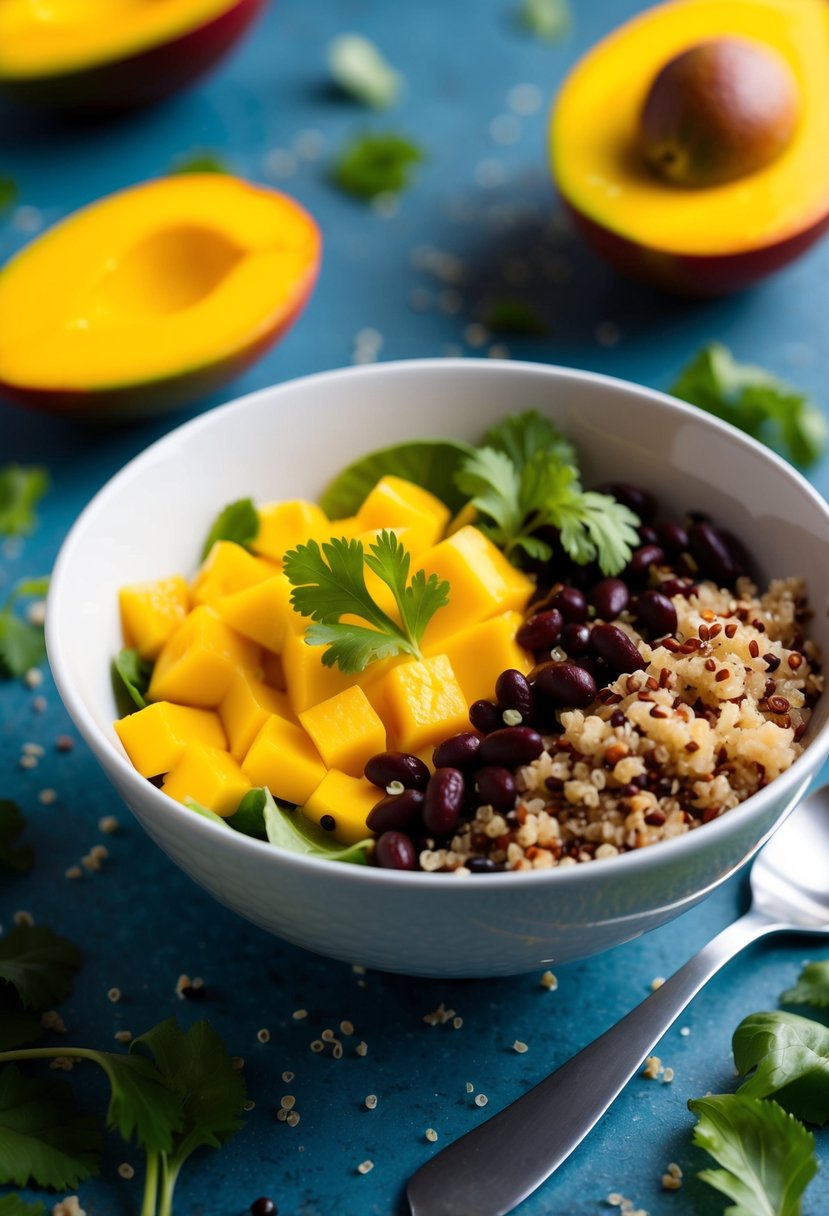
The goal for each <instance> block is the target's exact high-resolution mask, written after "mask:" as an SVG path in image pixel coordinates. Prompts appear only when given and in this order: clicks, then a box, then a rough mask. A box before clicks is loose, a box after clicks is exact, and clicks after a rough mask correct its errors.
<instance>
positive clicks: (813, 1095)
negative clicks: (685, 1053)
mask: <svg viewBox="0 0 829 1216" xmlns="http://www.w3.org/2000/svg"><path fill="white" fill-rule="evenodd" d="M732 1047H733V1050H734V1063H735V1064H736V1066H737V1071H738V1072H739V1074H740V1076H745V1075H746V1073H749V1072H751V1070H752V1069H754V1070H755V1071H754V1073H753V1075H752V1076H751V1077H749V1079H748V1080H747V1081H745V1082H744V1083H743V1084H742V1085H741V1086H740V1093H741V1094H745V1095H746V1096H748V1097H751V1098H767V1097H768V1096H769V1095H770V1094H774V1097H775V1099H776V1100H777V1102H779V1103H780V1105H781V1106H782V1107H783V1108H784V1109H785V1110H788V1111H791V1113H792V1114H793V1115H796V1116H797V1118H798V1119H806V1120H807V1121H808V1122H809V1123H819V1124H823V1123H826V1122H827V1121H828V1120H829V1028H827V1027H826V1026H823V1025H821V1024H820V1022H813V1021H812V1020H811V1019H810V1018H801V1017H798V1015H797V1014H795V1013H783V1012H781V1011H779V1010H775V1011H772V1012H770V1013H752V1014H750V1015H749V1017H747V1018H744V1019H743V1020H742V1022H740V1025H739V1026H738V1027H737V1029H736V1030H735V1031H734V1038H733V1042H732Z"/></svg>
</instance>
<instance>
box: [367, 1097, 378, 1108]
mask: <svg viewBox="0 0 829 1216" xmlns="http://www.w3.org/2000/svg"><path fill="white" fill-rule="evenodd" d="M376 1106H377V1094H366V1097H365V1107H366V1110H374V1109H375V1108H376Z"/></svg>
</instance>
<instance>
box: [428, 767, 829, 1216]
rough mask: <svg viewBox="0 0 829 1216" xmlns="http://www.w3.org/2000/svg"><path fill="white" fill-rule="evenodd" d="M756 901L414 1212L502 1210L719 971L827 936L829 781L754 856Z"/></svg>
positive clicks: (482, 1133) (554, 1160) (514, 1111)
mask: <svg viewBox="0 0 829 1216" xmlns="http://www.w3.org/2000/svg"><path fill="white" fill-rule="evenodd" d="M751 894H752V903H751V908H750V909H749V911H748V912H747V913H746V914H745V916H742V917H740V919H739V920H737V921H735V922H734V923H733V924H731V925H729V926H728V928H726V929H724V930H723V931H722V933H720V934H718V935H717V937H715V938H714V939H713V941H711V942H709V943H708V945H707V946H705V947H703V949H702V950H700V952H699V954H696V955H695V956H694V957H693V958H692V959H690V961H689V962H687V963H686V964H685V966H684V967H681V968H680V969H679V971H677V972H676V973H675V974H674V975H672V976H671V978H670V979H669V980H666V982H665V983H664V984H663V985H662V986H661V988H658V989H657V990H656V992H654V993H653V994H652V995H651V996H649V997H648V998H647V999H646V1000H644V1001H642V1003H641V1005H637V1007H636V1008H635V1009H633V1010H631V1012H630V1013H629V1014H627V1015H626V1016H625V1017H624V1018H622V1020H621V1021H620V1022H617V1023H616V1025H615V1026H612V1027H611V1029H610V1030H607V1031H606V1032H605V1033H604V1034H603V1035H601V1036H600V1037H599V1038H598V1039H595V1040H594V1042H592V1043H591V1044H590V1045H589V1046H587V1047H585V1048H584V1049H583V1050H582V1051H580V1052H579V1053H578V1055H576V1056H573V1058H572V1059H571V1060H568V1061H567V1063H566V1064H563V1065H562V1066H561V1068H559V1069H557V1070H556V1071H555V1072H554V1073H552V1074H551V1075H550V1076H549V1077H547V1078H546V1079H545V1080H543V1081H541V1082H540V1083H539V1084H538V1085H536V1086H535V1087H534V1088H533V1089H531V1090H530V1091H529V1092H528V1093H526V1094H524V1095H523V1096H522V1097H520V1098H518V1099H517V1101H515V1102H513V1103H511V1104H510V1105H509V1106H507V1107H506V1108H505V1109H504V1110H502V1111H501V1112H500V1113H499V1114H497V1115H495V1116H494V1117H493V1118H491V1119H488V1120H487V1122H486V1123H483V1124H481V1126H480V1127H477V1128H476V1129H475V1130H474V1131H471V1132H468V1133H467V1134H466V1135H465V1136H462V1137H461V1138H460V1140H456V1141H455V1143H454V1144H450V1145H449V1147H448V1148H445V1149H444V1150H443V1151H442V1152H440V1153H438V1154H437V1155H436V1156H435V1157H433V1158H432V1159H431V1161H427V1162H426V1164H425V1165H422V1166H421V1167H420V1169H419V1170H418V1171H417V1173H416V1174H414V1175H413V1176H412V1177H411V1178H410V1180H409V1184H408V1186H407V1188H406V1195H407V1197H408V1200H409V1205H410V1208H411V1214H412V1216H505V1214H506V1213H507V1212H511V1211H512V1210H513V1208H515V1207H517V1205H518V1204H519V1203H521V1201H522V1200H523V1199H526V1198H527V1196H528V1195H531V1194H532V1192H533V1191H534V1190H535V1189H536V1188H537V1187H539V1186H541V1184H542V1182H544V1181H545V1180H546V1179H547V1178H549V1176H550V1174H552V1173H553V1171H554V1170H556V1169H558V1167H559V1166H560V1165H561V1163H562V1162H563V1161H565V1160H566V1158H567V1157H569V1156H570V1154H571V1153H572V1152H573V1150H574V1149H575V1148H576V1146H577V1145H579V1144H580V1143H581V1141H582V1140H583V1139H584V1137H585V1136H586V1135H587V1133H588V1132H589V1131H591V1130H592V1128H593V1127H594V1126H595V1124H596V1123H597V1122H598V1121H599V1119H600V1118H601V1117H602V1115H603V1114H604V1113H605V1111H606V1110H607V1108H608V1107H609V1106H610V1104H611V1102H613V1100H614V1099H615V1098H616V1097H617V1096H618V1095H619V1094H620V1093H621V1091H622V1090H623V1089H624V1087H625V1085H626V1084H627V1083H628V1081H629V1080H630V1078H631V1077H632V1076H633V1075H634V1073H635V1072H636V1071H637V1070H638V1069H639V1068H640V1066H641V1065H642V1063H643V1061H644V1060H645V1059H646V1057H647V1056H648V1055H649V1054H650V1053H651V1051H652V1050H653V1048H654V1046H655V1045H656V1044H657V1043H658V1042H659V1040H660V1039H661V1037H662V1035H663V1034H664V1033H665V1031H666V1030H668V1028H669V1027H670V1026H671V1025H672V1024H673V1022H674V1021H675V1020H676V1018H677V1017H679V1015H680V1013H681V1012H682V1010H683V1009H684V1008H685V1007H686V1005H688V1003H689V1002H690V1001H691V1000H692V999H693V997H694V996H696V994H697V993H698V992H699V990H700V988H702V986H703V984H705V983H706V982H707V981H708V980H709V979H710V978H711V976H712V975H714V974H716V972H717V971H719V969H720V968H721V967H722V966H723V965H724V964H725V963H727V962H728V961H729V959H731V958H733V957H734V955H735V954H737V953H739V951H740V950H742V949H743V948H744V947H745V946H747V945H749V944H750V943H751V942H754V941H756V940H757V939H758V938H760V937H765V936H766V935H767V934H769V933H791V932H806V933H819V934H820V933H824V934H829V786H823V787H822V788H821V789H819V790H816V791H815V792H814V793H813V794H811V795H810V796H809V797H808V798H806V799H805V801H803V802H802V803H801V804H800V805H799V806H798V807H797V808H796V809H795V810H794V811H793V812H792V813H791V814H790V815H789V817H788V819H787V820H786V821H785V823H784V824H783V826H782V827H781V828H779V829H778V830H777V831H776V832H775V834H774V835H773V836H772V838H771V839H770V840H769V842H768V844H766V845H765V846H764V848H763V849H762V851H761V852H760V854H759V855H758V857H757V860H756V861H755V862H754V865H753V867H752V870H751Z"/></svg>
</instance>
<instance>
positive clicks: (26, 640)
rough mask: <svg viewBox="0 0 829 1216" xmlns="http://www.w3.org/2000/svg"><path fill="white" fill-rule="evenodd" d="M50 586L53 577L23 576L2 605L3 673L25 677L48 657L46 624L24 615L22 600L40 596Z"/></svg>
mask: <svg viewBox="0 0 829 1216" xmlns="http://www.w3.org/2000/svg"><path fill="white" fill-rule="evenodd" d="M48 589H49V579H48V577H46V576H44V577H43V578H26V579H21V581H20V582H19V583H17V584H16V585H15V586H14V587H13V588H12V590H11V592H10V594H9V596H8V597H7V599H6V602H5V604H3V606H2V608H0V676H22V675H25V674H26V672H27V671H28V670H29V668H30V667H37V666H38V664H39V663H42V662H43V660H44V659H45V658H46V643H45V642H44V640H43V626H42V625H39V624H36V623H34V622H33V621H29V620H27V619H26V618H25V617H22V616H20V615H19V614H18V613H17V611H16V608H17V605H18V603H19V601H20V600H22V599H40V598H42V597H43V596H44V595H45V594H46V592H47V591H48Z"/></svg>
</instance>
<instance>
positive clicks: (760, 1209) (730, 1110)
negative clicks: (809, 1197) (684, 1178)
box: [688, 1094, 817, 1216]
mask: <svg viewBox="0 0 829 1216" xmlns="http://www.w3.org/2000/svg"><path fill="white" fill-rule="evenodd" d="M688 1107H689V1109H690V1110H692V1111H693V1112H694V1114H695V1115H697V1117H698V1119H699V1122H698V1123H697V1125H696V1127H695V1128H694V1143H695V1144H696V1145H698V1146H699V1147H700V1148H703V1149H705V1150H706V1152H708V1153H710V1154H711V1156H712V1157H713V1158H714V1160H715V1161H716V1162H717V1164H718V1165H720V1166H722V1167H723V1168H722V1169H718V1170H703V1171H702V1172H701V1173H700V1175H699V1176H700V1178H701V1179H702V1180H703V1182H707V1183H708V1184H709V1186H712V1187H714V1188H715V1190H718V1191H720V1192H721V1193H722V1194H723V1195H726V1196H727V1197H728V1198H729V1199H732V1200H733V1201H734V1206H733V1207H729V1208H727V1209H726V1216H800V1213H801V1202H800V1201H801V1196H802V1195H803V1192H804V1191H805V1189H806V1187H807V1186H808V1184H809V1182H810V1181H811V1179H812V1178H813V1177H814V1176H815V1174H816V1173H817V1162H816V1161H815V1156H814V1144H815V1140H814V1136H813V1135H812V1134H811V1133H810V1132H807V1131H806V1128H805V1127H804V1126H803V1124H802V1123H798V1121H797V1120H796V1119H795V1118H793V1117H792V1116H791V1115H789V1114H787V1113H786V1112H785V1111H784V1110H783V1109H782V1108H781V1107H780V1106H778V1105H777V1103H776V1102H761V1101H759V1100H758V1099H756V1098H748V1097H745V1096H744V1095H742V1094H717V1095H713V1096H712V1097H708V1098H695V1099H692V1101H690V1102H689V1103H688Z"/></svg>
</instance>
